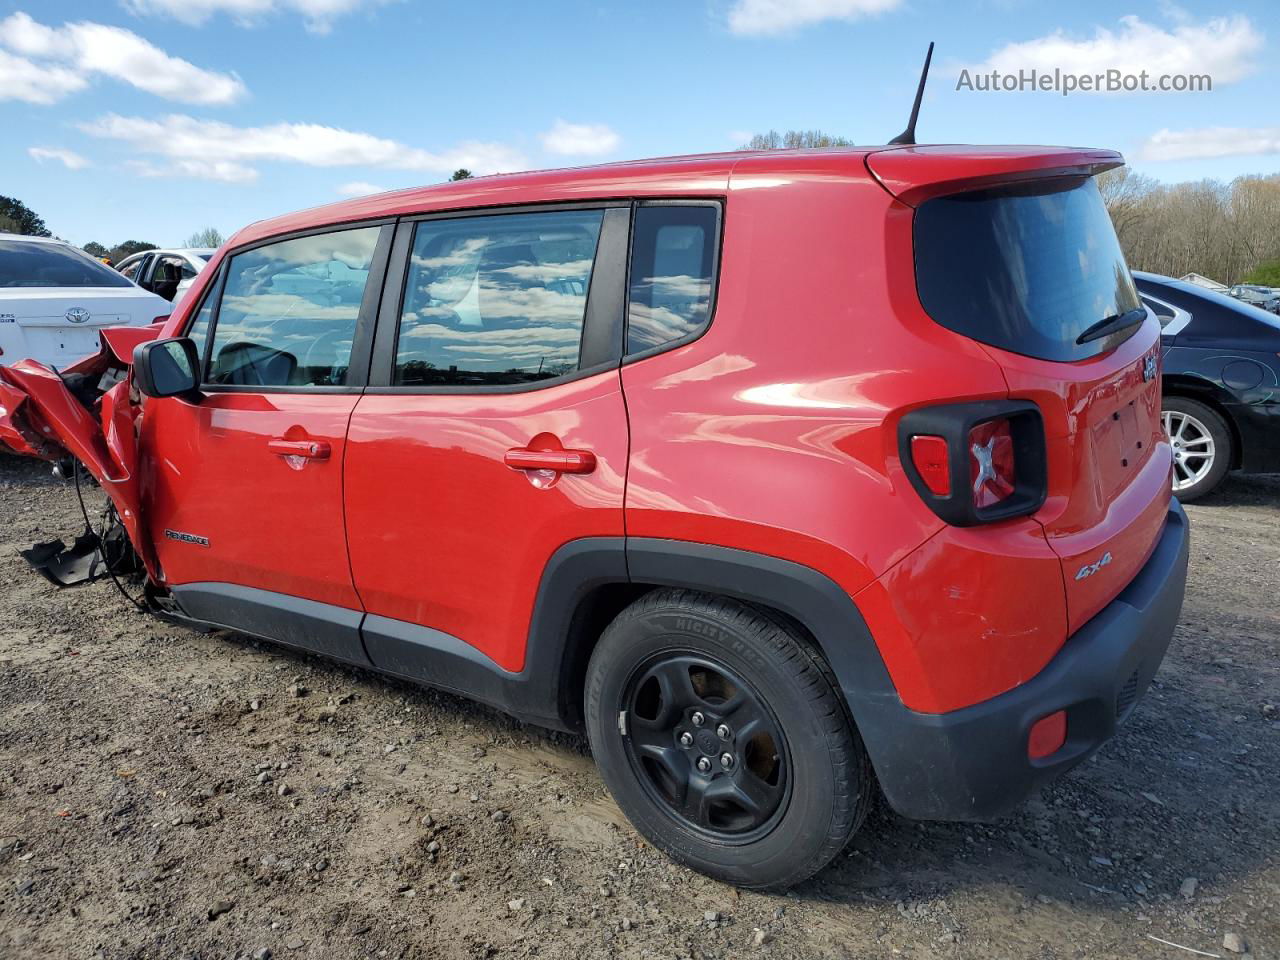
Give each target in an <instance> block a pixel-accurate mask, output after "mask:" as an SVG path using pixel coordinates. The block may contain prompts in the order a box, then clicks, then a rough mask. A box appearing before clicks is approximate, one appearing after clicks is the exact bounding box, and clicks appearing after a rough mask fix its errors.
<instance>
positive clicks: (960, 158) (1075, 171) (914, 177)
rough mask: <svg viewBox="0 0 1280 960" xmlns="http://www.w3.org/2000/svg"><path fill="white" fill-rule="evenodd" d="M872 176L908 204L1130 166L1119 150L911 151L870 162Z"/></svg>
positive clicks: (895, 150) (879, 153) (879, 155)
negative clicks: (968, 191) (1020, 183)
mask: <svg viewBox="0 0 1280 960" xmlns="http://www.w3.org/2000/svg"><path fill="white" fill-rule="evenodd" d="M866 164H867V171H868V172H869V173H870V174H871V176H872V177H874V178H875V179H876V180H877V181H878V182H879V183H880V185H881V186H882V187H884V188H885V189H886V190H888V191H889V193H891V194H892V195H893V196H894V197H896V198H897V199H899V200H901V201H902V202H903V203H905V204H908V205H910V206H913V207H918V206H919V205H920V204H921V203H923V202H924V201H925V200H929V199H931V198H933V197H937V196H942V195H944V194H948V193H961V192H963V191H966V190H979V189H983V188H985V187H994V186H998V185H1000V184H1006V183H1018V182H1021V181H1026V180H1044V179H1048V178H1050V177H1070V176H1077V177H1079V176H1085V177H1092V176H1096V175H1097V174H1099V173H1102V172H1103V171H1106V170H1112V169H1114V168H1116V167H1119V166H1123V165H1124V157H1123V156H1121V155H1120V154H1118V153H1116V152H1115V151H1114V150H1094V149H1088V148H1080V147H980V146H964V145H961V146H956V145H950V146H936V145H932V144H931V145H929V146H906V147H889V148H886V149H884V150H876V151H873V152H871V153H868V154H867V156H866Z"/></svg>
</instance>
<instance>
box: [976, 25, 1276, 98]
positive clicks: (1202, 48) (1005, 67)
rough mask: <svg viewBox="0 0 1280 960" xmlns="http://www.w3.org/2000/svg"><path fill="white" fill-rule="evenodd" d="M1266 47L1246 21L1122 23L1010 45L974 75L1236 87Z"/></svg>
mask: <svg viewBox="0 0 1280 960" xmlns="http://www.w3.org/2000/svg"><path fill="white" fill-rule="evenodd" d="M1262 45H1263V36H1262V33H1261V32H1260V31H1259V30H1258V29H1257V28H1255V27H1254V25H1253V24H1252V23H1251V22H1250V21H1249V19H1248V18H1247V17H1243V16H1238V15H1237V16H1230V17H1214V18H1212V19H1209V20H1205V21H1203V22H1201V23H1195V22H1192V21H1190V20H1189V19H1187V18H1186V17H1185V16H1184V17H1179V18H1177V19H1175V21H1174V23H1173V26H1172V27H1171V28H1169V29H1165V28H1163V27H1159V26H1156V25H1154V24H1151V23H1147V22H1146V21H1144V20H1142V19H1141V18H1140V17H1136V16H1127V17H1121V18H1120V27H1119V29H1117V30H1109V29H1107V28H1105V27H1098V28H1097V29H1096V30H1095V31H1094V34H1093V36H1092V37H1084V38H1078V37H1072V36H1069V35H1068V34H1066V33H1065V32H1063V31H1061V30H1058V31H1055V32H1054V33H1051V34H1049V35H1048V36H1044V37H1038V38H1036V39H1034V40H1026V41H1023V42H1021V43H1011V44H1008V45H1007V46H1004V47H1001V48H1000V49H999V50H997V51H995V53H993V54H991V56H989V57H988V58H987V59H986V60H985V61H984V62H983V63H981V64H977V65H976V66H973V67H971V68H970V69H972V70H974V71H981V72H990V71H992V70H998V71H999V72H1001V73H1015V72H1017V71H1019V70H1031V69H1035V70H1039V71H1042V72H1043V71H1046V70H1047V71H1050V72H1052V71H1053V70H1054V69H1055V68H1057V69H1061V70H1062V71H1063V72H1064V73H1076V74H1099V73H1104V72H1106V71H1107V70H1111V69H1115V70H1120V71H1122V72H1123V73H1127V74H1136V73H1138V72H1140V71H1142V70H1145V71H1147V73H1149V74H1151V76H1152V78H1156V77H1159V76H1161V75H1162V74H1168V75H1176V74H1206V73H1207V74H1209V76H1211V77H1212V78H1213V82H1214V84H1215V85H1217V84H1226V83H1233V82H1235V81H1237V80H1239V79H1241V78H1242V77H1244V76H1246V75H1247V74H1248V73H1250V72H1251V71H1252V70H1253V68H1254V64H1253V61H1252V58H1253V57H1254V55H1255V54H1257V53H1258V52H1259V51H1260V50H1261V49H1262Z"/></svg>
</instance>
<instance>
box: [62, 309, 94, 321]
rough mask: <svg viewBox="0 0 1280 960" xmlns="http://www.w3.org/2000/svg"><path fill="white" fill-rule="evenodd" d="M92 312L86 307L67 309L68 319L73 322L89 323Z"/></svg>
mask: <svg viewBox="0 0 1280 960" xmlns="http://www.w3.org/2000/svg"><path fill="white" fill-rule="evenodd" d="M89 317H90V313H89V311H88V310H86V309H85V308H84V307H72V308H71V309H70V310H68V311H67V319H68V320H69V321H71V322H72V323H88V322H89Z"/></svg>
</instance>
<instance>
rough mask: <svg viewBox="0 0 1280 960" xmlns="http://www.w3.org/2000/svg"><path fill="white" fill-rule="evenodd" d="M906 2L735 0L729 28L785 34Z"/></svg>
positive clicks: (881, 0)
mask: <svg viewBox="0 0 1280 960" xmlns="http://www.w3.org/2000/svg"><path fill="white" fill-rule="evenodd" d="M902 2H903V0H735V2H734V4H733V6H732V7H731V8H730V10H729V29H730V30H732V31H733V32H734V33H741V34H770V33H785V32H786V31H788V30H794V29H796V28H797V27H807V26H809V25H810V24H814V23H821V22H822V21H824V20H857V19H859V18H861V17H870V16H874V15H875V14H878V13H887V12H888V11H890V10H893V9H895V8H897V7H899V6H901V5H902Z"/></svg>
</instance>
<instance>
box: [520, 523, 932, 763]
mask: <svg viewBox="0 0 1280 960" xmlns="http://www.w3.org/2000/svg"><path fill="white" fill-rule="evenodd" d="M605 583H630V584H632V585H651V586H670V587H683V588H687V589H690V590H701V591H704V592H706V593H712V594H717V595H721V596H728V597H733V598H734V599H737V600H742V601H744V602H747V603H757V604H761V605H763V606H767V607H771V608H773V609H775V610H777V611H779V612H781V613H783V614H785V615H786V616H787V617H789V618H791V619H793V620H794V621H796V622H797V623H798V624H800V625H801V626H802V627H803V628H804V629H805V630H807V631H808V632H809V634H810V635H811V636H812V638H813V640H814V641H815V642H816V643H817V645H818V648H819V650H820V652H821V653H822V655H823V657H824V658H825V659H826V661H827V664H828V665H829V666H830V668H831V671H832V673H834V674H835V677H836V681H837V683H838V685H839V687H840V691H841V693H842V695H843V696H844V700H845V703H846V705H847V706H848V708H849V711H850V713H851V714H852V716H853V719H854V722H855V723H856V724H857V726H858V729H859V731H860V733H861V735H862V738H863V741H864V743H865V744H866V747H867V751H868V753H869V754H870V755H871V761H872V765H873V766H874V767H875V768H876V770H877V772H880V771H884V772H886V773H887V772H888V771H889V770H890V768H892V767H893V766H894V755H895V754H896V753H897V751H896V749H895V748H894V747H893V743H894V740H895V737H894V736H893V735H892V731H893V730H894V729H896V728H900V726H901V722H902V719H903V718H904V716H905V715H907V714H909V713H910V711H909V710H908V708H907V707H906V706H904V705H903V703H902V700H901V698H900V697H899V696H898V692H897V689H896V688H895V687H894V685H893V681H892V680H891V679H890V677H889V671H888V669H887V668H886V667H885V664H884V660H883V659H882V658H881V656H880V651H879V649H878V648H877V646H876V643H875V640H874V639H873V638H872V636H871V631H870V630H869V629H868V628H867V625H866V621H865V620H864V619H863V617H862V614H861V612H860V611H859V610H858V607H857V604H856V603H855V602H854V600H853V598H852V597H851V596H850V595H849V594H848V592H846V591H845V590H844V588H843V587H841V586H840V585H839V584H837V583H836V582H835V581H834V580H832V579H831V578H830V577H828V576H826V575H825V574H823V573H820V572H819V571H817V570H814V569H813V568H811V567H807V566H804V565H803V564H799V563H795V562H793V561H790V560H783V559H781V558H779V557H773V556H768V555H765V554H759V553H754V552H751V551H747V550H738V549H734V548H731V547H721V546H715V545H712V544H705V543H693V542H688V541H683V540H666V539H656V538H645V537H627V538H621V537H618V538H586V539H582V540H575V541H571V542H570V543H567V544H565V545H564V546H563V547H561V548H560V549H559V550H557V551H556V553H555V554H553V555H552V557H551V560H550V561H549V562H548V564H547V567H546V570H545V572H544V575H543V578H542V582H541V584H540V586H539V590H538V597H537V602H536V604H535V607H534V613H533V618H532V621H531V623H530V630H529V647H528V654H527V659H526V667H525V672H526V675H527V680H528V682H529V684H530V687H531V689H530V691H529V693H530V694H533V693H534V691H535V690H536V691H537V695H536V698H537V699H538V700H540V701H541V703H540V704H539V706H538V709H537V710H536V713H537V714H539V715H541V716H542V717H545V716H547V714H549V713H554V715H555V717H556V720H557V722H556V723H554V724H553V725H554V726H557V727H560V728H562V729H563V728H571V727H574V726H576V725H577V716H578V713H579V712H580V705H578V704H575V703H572V702H571V699H572V697H573V695H574V692H575V691H574V688H573V685H572V684H571V683H569V682H568V680H569V678H570V677H571V674H572V663H573V661H574V659H575V657H577V656H578V655H580V652H581V651H579V650H574V649H571V643H570V641H569V639H568V638H569V637H570V636H571V635H572V620H573V617H574V615H575V611H576V610H577V609H578V607H579V605H580V604H581V602H582V600H583V599H584V598H585V597H586V596H587V595H589V594H590V593H591V592H592V591H593V590H594V589H596V588H597V587H598V586H600V585H602V584H605ZM595 640H596V638H595V637H590V638H588V639H587V641H586V642H588V643H591V644H594V642H595ZM548 698H549V699H548ZM553 704H554V709H549V708H550V707H552V705H553ZM530 706H532V704H530ZM516 712H521V711H518V710H517V711H516ZM524 716H526V717H527V718H529V719H535V720H536V719H537V718H536V717H534V716H532V715H531V714H530V713H524ZM541 722H544V723H545V722H547V721H546V720H541Z"/></svg>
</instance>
